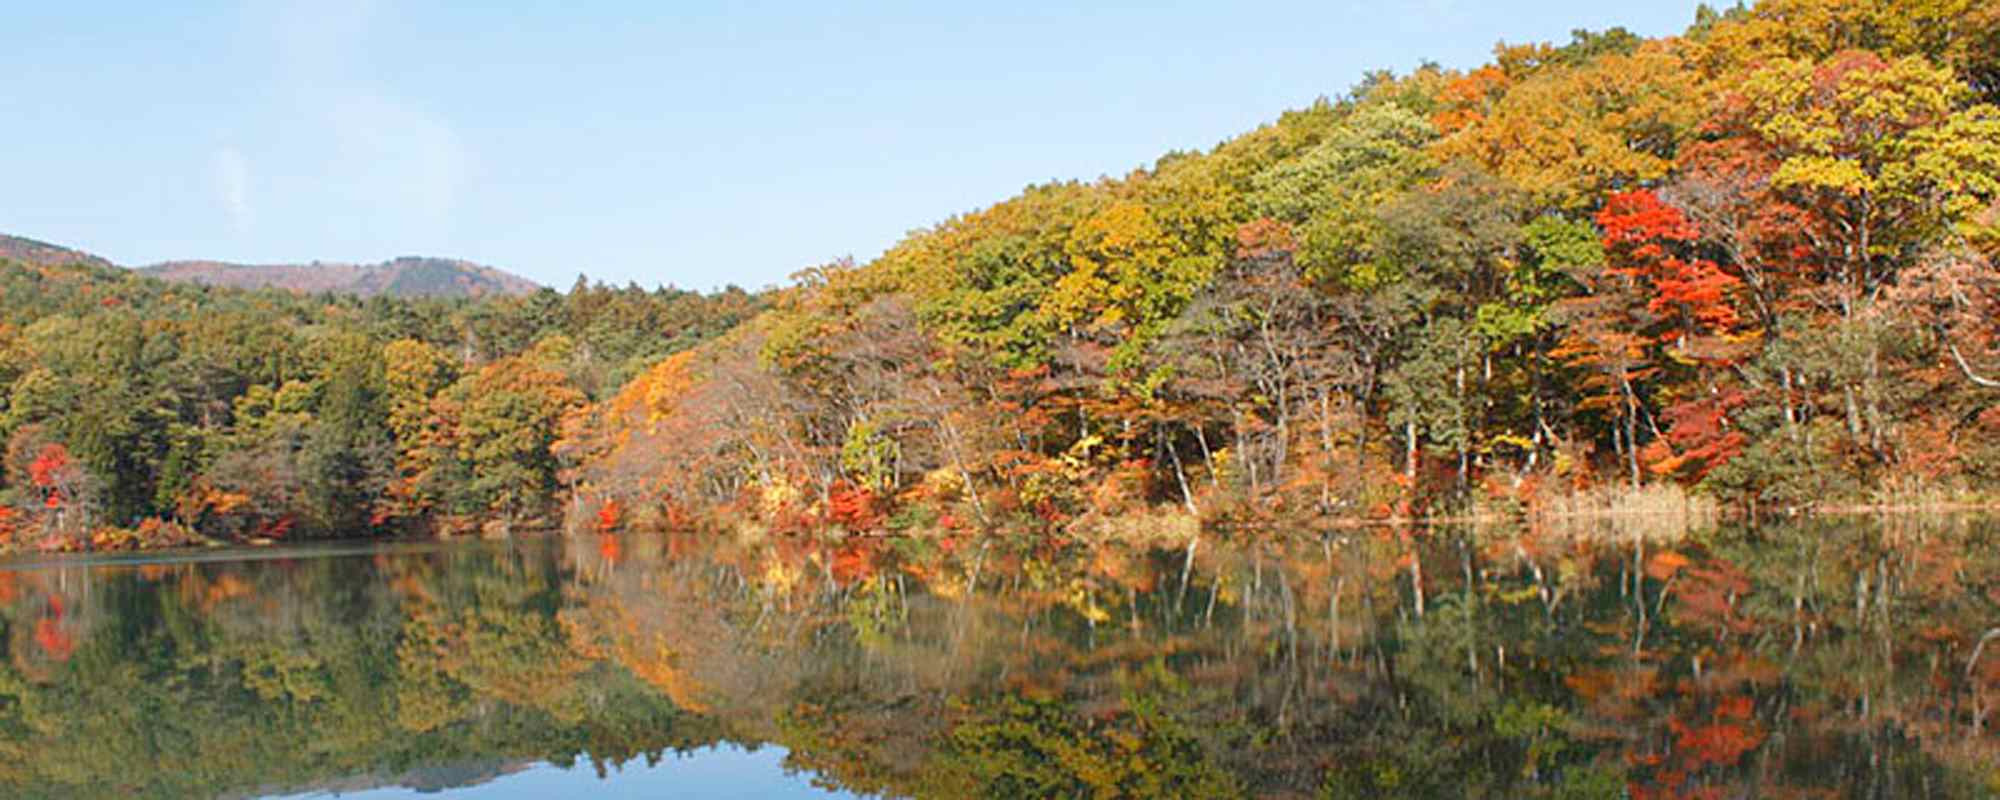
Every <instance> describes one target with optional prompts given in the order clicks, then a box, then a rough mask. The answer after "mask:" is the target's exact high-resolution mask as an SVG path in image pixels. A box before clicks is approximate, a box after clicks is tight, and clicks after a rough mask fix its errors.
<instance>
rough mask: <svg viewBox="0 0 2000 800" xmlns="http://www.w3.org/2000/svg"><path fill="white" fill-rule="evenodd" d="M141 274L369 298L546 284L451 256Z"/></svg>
mask: <svg viewBox="0 0 2000 800" xmlns="http://www.w3.org/2000/svg"><path fill="white" fill-rule="evenodd" d="M139 271H140V272H142V273H144V274H147V275H151V276H153V277H155V278H162V279H165V280H170V281H183V282H188V283H200V284H206V285H210V286H230V287H236V288H242V289H255V288H266V287H271V288H279V289H290V290H292V291H298V292H343V293H349V294H357V295H362V296H364V297H366V296H372V295H378V294H387V295H392V296H395V297H483V296H488V295H514V294H530V293H532V292H534V291H535V290H537V289H540V288H542V287H541V285H540V284H537V283H535V282H533V281H530V280H528V279H526V278H522V277H519V276H517V275H512V274H509V273H507V272H503V271H501V270H498V269H494V268H493V267H488V266H484V265H481V264H474V263H472V262H470V261H461V260H458V259H448V258H425V257H419V256H404V257H401V258H397V259H394V260H391V261H384V262H382V263H380V264H341V263H322V262H318V261H315V262H312V263H310V264H231V263H227V262H222V261H169V262H166V263H162V264H155V265H153V266H149V267H143V268H140V270H139Z"/></svg>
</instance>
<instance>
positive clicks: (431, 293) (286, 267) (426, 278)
mask: <svg viewBox="0 0 2000 800" xmlns="http://www.w3.org/2000/svg"><path fill="white" fill-rule="evenodd" d="M0 260H6V261H16V262H20V263H23V264H33V265H36V266H59V265H63V264H74V263H79V262H81V263H87V264H94V265H98V266H107V267H108V266H116V265H115V264H113V263H112V262H111V261H110V260H108V259H105V258H101V257H99V256H95V255H91V254H90V253H86V252H83V251H81V250H75V249H71V248H68V247H62V246H60V245H53V244H49V243H47V242H41V241H36V240H34V239H29V238H26V237H21V236H9V235H6V234H0ZM136 271H137V272H139V273H141V274H144V275H150V276H152V277H155V278H160V279H163V280H169V281H179V282H183V283H200V284H206V285H209V286H229V287H235V288H239V289H261V288H267V287H268V288H276V289H290V290H292V291H295V292H308V293H311V292H340V293H345V294H357V295H361V296H364V297H366V296H370V295H378V294H386V295H391V296H394V297H484V296H488V295H506V294H529V293H532V292H534V291H536V290H538V289H540V288H542V286H541V284H538V283H535V282H534V281H531V280H528V279H526V278H523V277H521V276H518V275H514V274H512V273H508V272H503V271H501V270H498V269H495V268H493V267H489V266H485V265H483V264H474V263H472V262H470V261H461V260H458V259H452V258H425V257H420V256H404V257H402V258H397V259H393V260H390V261H384V262H382V263H380V264H343V263H331V262H319V261H314V262H311V263H306V264H231V263H227V262H223V261H168V262H166V263H162V264H154V265H152V266H149V267H139V268H136Z"/></svg>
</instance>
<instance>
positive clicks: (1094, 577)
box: [0, 517, 2000, 798]
mask: <svg viewBox="0 0 2000 800" xmlns="http://www.w3.org/2000/svg"><path fill="white" fill-rule="evenodd" d="M1996 533H2000V526H1996V525H1995V524H1994V523H1993V521H1992V520H1990V519H1986V518H1980V517H1950V518H1917V517H1896V518H1887V519H1844V520H1819V521H1812V522H1806V523H1799V524H1791V525H1785V526H1779V527H1767V528H1765V529H1763V530H1761V531H1754V532H1753V531H1746V530H1739V529H1705V530H1696V531H1677V530H1669V531H1659V530H1654V531H1651V532H1650V535H1651V538H1643V537H1640V536H1638V535H1637V532H1635V531H1632V530H1603V531H1581V532H1579V531H1530V530H1522V529H1504V528H1503V529H1492V528H1485V529H1477V530H1474V529H1426V530H1416V531H1411V530H1401V531H1399V530H1391V529H1382V530H1355V531H1349V532H1344V533H1339V534H1333V535H1298V536H1276V535H1268V534H1267V535H1262V536H1257V537H1249V536H1236V537H1219V538H1212V539H1210V540H1206V541H1204V542H1203V543H1202V545H1201V546H1200V547H1199V548H1197V549H1196V550H1195V552H1194V556H1193V558H1192V559H1190V558H1189V556H1188V551H1187V550H1185V549H1183V548H1179V547H1160V548H1153V547H1147V546H1139V545H1104V546H1086V545H1083V544H1081V543H1075V544H1072V545H1069V546H1062V547H1058V546H1051V545H1048V544H1028V543H1020V544H1015V545H1010V544H1008V543H1006V542H1000V543H988V544H987V545H985V546H979V545H978V544H976V543H972V542H954V541H950V540H937V539H915V540H900V541H892V540H883V539H862V540H846V541H811V540H806V539H771V540H767V541H763V542H757V543H745V542H741V541H718V540H715V539H704V538H697V537H684V536H683V537H666V536H631V537H622V538H609V537H595V536H589V537H582V538H572V539H541V540H525V541H515V542H470V543H452V544H427V545H379V546H346V547H338V548H296V549H275V550H260V551H255V552H252V553H244V554H205V555H203V556H201V557H199V558H171V557H170V558H142V559H125V560H102V559H99V560H89V561H68V560H44V561H39V562H17V563H14V564H11V565H0V629H4V633H5V639H4V643H5V646H6V648H7V651H6V658H5V661H4V664H0V796H4V797H22V798H33V797H121V798H123V797H229V798H241V797H295V796H306V797H326V796H341V797H364V798H378V797H379V798H388V797H416V796H424V797H432V796H437V795H438V794H439V793H442V794H444V795H446V796H450V797H454V798H457V797H464V798H541V797H581V796H588V797H826V796H878V795H880V796H896V797H901V796H922V797H978V796H994V797H1018V796H1058V797H1146V796H1155V797H1195V796H1219V797H1236V796H1260V797H1349V796H1352V797H1380V796H1412V797H1683V796H1694V797H1770V796H1815V797H1817V796H1832V797H1885V798H1886V797H1983V796H1992V795H1993V794H1994V790H1995V787H2000V734H1996V733H1995V732H1994V731H1993V730H1991V729H1992V728H1993V727H1994V726H1993V724H1991V723H1993V720H1992V719H1991V717H1992V716H1993V715H1992V710H1993V706H1994V705H1995V703H1996V701H2000V547H1996V545H2000V537H1996ZM1982 642H1984V643H1985V644H1982Z"/></svg>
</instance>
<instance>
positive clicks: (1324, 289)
mask: <svg viewBox="0 0 2000 800" xmlns="http://www.w3.org/2000/svg"><path fill="white" fill-rule="evenodd" d="M1996 103H2000V7H1996V6H1993V5H1991V4H1985V3H1977V2H1972V1H1971V0H1938V1H1937V2H1927V3H1907V2H1891V1H1890V0H1770V1H1769V2H1763V3H1759V4H1757V5H1756V6H1755V7H1753V8H1738V9H1734V10H1731V11H1727V12H1714V11H1709V10H1703V11H1702V12H1701V13H1700V14H1699V16H1698V19H1697V20H1696V21H1695V23H1694V25H1693V26H1692V27H1691V28H1689V29H1688V30H1687V31H1686V32H1685V33H1684V34H1683V35H1680V36H1675V37H1668V38H1663V39H1654V40H1648V39H1642V38H1639V37H1636V36H1634V35H1632V34H1630V33H1627V32H1625V31H1623V30H1618V29H1614V30H1611V31H1606V32H1602V33H1591V32H1578V33H1576V34H1575V35H1574V37H1573V38H1572V40H1571V41H1570V42H1568V43H1566V44H1563V45H1560V46H1556V45H1547V44H1533V45H1515V46H1501V47H1499V48H1497V49H1496V53H1495V57H1494V59H1493V61H1492V63H1490V64H1487V65H1484V66H1481V67H1478V68H1476V69H1470V70H1463V71H1461V70H1450V69H1443V68H1439V67H1426V68H1422V69H1418V70H1416V71H1414V72H1412V73H1410V74H1402V75H1395V74H1388V73H1379V74H1374V75H1370V76H1367V77H1366V78H1365V79H1364V80H1362V81H1361V82H1360V83H1359V84H1358V85H1356V86H1355V87H1353V88H1352V89H1351V90H1349V91H1347V92H1346V93H1344V94H1341V95H1340V96H1339V97H1338V98H1335V99H1327V100H1322V101H1319V102H1316V103H1313V104H1311V105H1309V106H1308V107H1305V108H1303V109H1299V110H1295V111H1291V112H1288V113H1285V114H1283V115H1281V116H1280V117H1279V118H1278V119H1277V120H1276V121H1275V122H1273V123H1271V124H1269V125H1266V126H1264V127H1262V128H1260V129H1258V130H1255V131H1252V132H1250V133H1247V134H1245V135H1243V136H1240V137H1238V138H1235V139H1233V140H1230V141H1228V142H1225V143H1222V144H1221V145H1219V146H1217V147H1215V148H1214V149H1212V150H1210V151H1208V152H1200V153H1175V154H1170V155H1168V156H1166V157H1164V158H1162V159H1160V160H1159V161H1158V162H1157V163H1156V164H1154V165H1153V166H1152V167H1150V168H1146V169H1141V170H1137V171H1134V172H1132V173H1130V174H1128V175H1125V176H1123V177H1119V178H1107V179H1103V180H1098V181H1094V182H1068V183H1055V184H1048V185H1041V186H1034V187H1030V188H1028V189H1027V190H1025V191H1024V192H1022V193H1021V194H1020V195H1019V196H1016V197H1014V198H1011V199H1008V200H1005V201H1003V202H1000V203H998V204H996V205H993V206H991V207H989V208H985V209H982V210H979V211H976V212H972V213H968V214H964V215H961V216H957V217H953V218H950V219H948V220H946V221H944V222H942V223H940V224H937V225H935V226H933V227H931V228H928V229H925V230H922V231H919V232H917V233H915V234H913V235H911V236H910V237H908V238H907V239H906V240H904V241H903V242H901V243H899V244H898V245H896V246H895V247H893V248H892V249H891V250H889V251H888V252H887V253H886V254H884V255H883V256H881V257H880V258H878V259H876V260H874V261H871V262H868V263H865V264H856V263H851V262H839V263H834V264H830V265H827V266H824V267H820V268H815V269H810V270H807V271H805V272H802V273H800V274H799V275H798V276H797V280H796V281H795V283H794V285H792V286H790V287H787V288H784V289H782V290H777V291H775V292H773V293H771V294H769V295H765V296H757V297H753V296H751V295H748V294H745V293H743V292H740V291H730V292H725V293H722V294H719V295H715V296H701V295H694V294H688V293H685V292H676V291H661V292H646V291H641V290H637V289H625V290H616V289H606V288H602V287H595V286H589V285H587V284H583V283H581V282H580V283H579V285H578V287H577V288H576V289H575V290H572V291H571V292H570V293H569V294H567V295H561V294H557V293H555V292H552V291H542V292H539V293H535V294H530V295H525V296H519V297H499V298H490V299H483V300H477V301H464V300H449V301H447V300H422V301H406V300H395V299H389V298H382V297H374V298H368V299H360V298H356V297H352V296H336V295H331V294H327V295H317V296H305V295H296V294H285V293H277V292H247V291H237V290H223V289H214V288H204V287H198V286H188V285H171V284H167V283H164V282H160V281H155V280H150V279H146V278H142V277H137V276H133V275H130V274H125V273H121V272H118V271H116V270H112V269H108V268H106V267H104V266H102V265H94V264H89V263H75V264H67V265H59V264H54V263H50V262H49V260H48V259H46V258H41V257H40V256H38V257H37V258H38V260H37V261H35V262H33V263H29V264H9V265H7V266H5V267H0V290H4V298H5V299H4V303H0V386H4V387H5V389H6V391H5V393H4V399H0V402H4V405H0V437H4V441H5V442H6V444H7V449H6V453H5V465H6V469H5V471H4V479H0V480H4V483H0V487H4V488H0V492H4V493H0V501H4V504H5V508H6V510H4V511H0V514H4V515H5V516H4V517H0V535H5V536H6V537H7V538H9V540H10V541H13V542H15V543H17V544H33V545H34V546H43V547H71V546H84V545H85V544H86V543H87V542H91V541H92V540H93V538H94V539H95V545H96V546H114V545H120V544H129V543H133V542H142V543H156V542H163V541H175V540H179V539H181V538H183V537H184V536H186V535H188V534H189V532H199V533H201V534H204V535H207V536H211V537H223V538H244V537H259V536H268V537H276V536H300V535H308V534H336V533H338V534H355V533H371V532H382V531H394V530H408V529H412V528H423V529H437V528H444V529H456V528H464V527H470V526H474V525H480V524H485V525H493V526H506V525H510V524H514V523H516V522H523V521H543V522H545V521H552V520H553V519H554V518H555V516H556V515H557V514H558V513H566V514H569V515H570V516H571V519H573V520H580V521H591V522H592V524H595V525H599V526H604V527H616V526H620V525H692V524H699V523H704V522H717V521H725V520H726V521H731V522H749V523H751V524H753V525H761V526H767V527H771V528H778V529H793V530H799V529H806V528H817V527H823V526H832V527H838V528H841V529H845V530H849V531H859V530H876V529H882V528H895V529H912V528H916V527H920V526H939V527H944V528H968V527H973V528H981V529H987V530H991V529H1009V530H1030V531H1046V530H1055V529H1060V528H1073V527H1074V526H1075V525H1077V524H1078V523H1092V522H1096V523H1104V524H1127V525H1132V524H1138V525H1151V524H1153V522H1155V521H1167V522H1170V523H1171V524H1174V525H1180V526H1187V525H1190V524H1192V523H1193V522H1194V521H1196V520H1206V521H1210V522H1215V521H1223V520H1227V519H1232V518H1270V517H1290V518H1303V517H1310V518H1313V519H1320V520H1324V519H1331V518H1336V517H1401V518H1412V517H1418V516H1423V515H1436V514H1439V513H1457V512H1462V511H1467V510H1473V511H1495V510H1497V511H1503V512H1507V513H1516V512H1528V513H1532V512H1534V511H1535V510H1536V509H1538V508H1541V507H1543V506H1545V505H1546V504H1548V503H1550V502H1552V501H1554V500H1557V499H1560V498H1566V497H1574V496H1577V495H1579V494H1590V493H1598V494H1602V493H1604V492H1606V491H1609V490H1611V489H1612V488H1615V487H1627V488H1640V489H1646V490H1648V491H1651V490H1654V489H1660V490H1665V489H1666V488H1668V487H1672V488H1673V489H1674V490H1675V491H1684V492H1686V493H1689V494H1695V495H1706V496H1708V497H1710V498H1713V499H1714V500H1715V501H1718V502H1719V503H1721V504H1724V505H1727V506H1730V507H1736V508H1743V509H1747V510H1753V511H1754V510H1759V509H1773V508H1776V509H1800V508H1804V507H1808V506H1812V505H1815V504H1823V503H1829V502H1831V503H1867V502H1885V501H1889V500H1895V499H1898V498H1908V497H1912V496H1915V495H1919V494H1921V495H1923V496H1926V497H1931V498H1940V497H1944V498H1951V497H1956V498H1974V499H1976V498H1978V497H1980V496H1981V493H1982V492H1990V491H1991V489H1992V487H1993V486H1994V485H1995V481H1996V479H2000V271H1996V268H1995V263H1994V261H1995V259H1996V258H2000V108H1996V105H1995V104H1996ZM35 252H36V253H38V254H39V253H41V251H40V250H36V251H35ZM43 255H45V254H43ZM1669 494H1672V493H1671V492H1669ZM1986 496H1987V497H1989V498H1990V495H1986ZM1164 515H1172V516H1173V517H1174V519H1172V520H1163V516H1164ZM1121 521H1122V522H1121ZM104 526H113V527H111V528H105V529H104V530H103V531H102V535H100V536H96V537H92V536H91V535H90V532H91V531H93V530H97V529H99V528H102V527H104Z"/></svg>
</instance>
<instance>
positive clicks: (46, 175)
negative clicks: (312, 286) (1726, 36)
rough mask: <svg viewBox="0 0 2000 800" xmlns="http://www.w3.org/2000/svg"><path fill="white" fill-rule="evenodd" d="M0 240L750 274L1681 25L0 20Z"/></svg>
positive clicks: (1611, 9)
mask: <svg viewBox="0 0 2000 800" xmlns="http://www.w3.org/2000/svg"><path fill="white" fill-rule="evenodd" d="M10 5H12V6H13V7H10V8H8V9H7V10H6V11H4V12H0V22H4V23H5V24H4V25H0V76H4V77H0V108H4V109H5V111H6V113H5V115H4V117H0V175H5V176H6V186H5V190H4V191H0V232H7V233H15V234H19V235H26V236H31V237H34V238H38V239H44V240H48V241H53V242H56V243H60V244H67V245H71V246H75V247H79V248H82V249H85V250H89V251H92V252H95V253H98V254H100V255H104V256H106V257H108V258H111V259H112V260H114V261H118V262H119V263H124V264H131V265H138V264H146V263H152V262H156V261H160V260H166V259H172V258H216V259H223V260H233V261H252V262H256V261H302V260H308V259H315V258H317V259H322V260H347V261H376V260H380V259H384V258H389V257H393V256H397V255H416V254H421V255H441V256H454V257H461V258H469V259H472V260H475V261H480V262H483V263H488V264H493V265H495V266H500V267H503V268H506V269H509V270H512V271H515V272H518V273H520V274H522V275H525V276H527V277H530V278H533V279H536V280H539V281H542V282H544V283H548V284H551V285H554V286H557V287H558V288H566V287H567V286H568V285H569V284H570V282H571V281H573V280H574V279H575V277H576V275H577V274H578V273H585V274H588V275H590V276H591V277H592V278H594V279H603V280H607V281H611V282H614V283H624V282H626V281H636V282H638V283H640V284H641V285H646V286H652V285H656V284H675V285H679V286H684V287H691V288H709V287H714V286H719V285H723V284H728V283H736V284H740V285H743V286H746V287H752V288H754V287H758V286H764V285H769V284H773V283H779V282H782V281H783V280H784V279H785V276H786V275H788V274H790V273H791V272H793V271H795V270H797V269H799V268H801V267H805V266H808V265H811V264H816V263H823V262H826V261H829V260H831V259H834V258H837V257H840V256H843V255H853V256H854V257H856V258H858V259H862V260H866V259H868V258H870V257H872V256H874V255H875V254H877V253H879V252H881V250H882V249H883V248H885V247H887V246H888V245H890V244H893V243H894V242H895V241H896V240H897V239H900V238H901V237H902V236H903V235H904V234H905V233H906V232H908V231H910V230H913V229H916V228H920V227H924V226H927V225H930V224H933V223H936V222H938V221H940V220H942V219H944V218H945V217H948V216H950V215H952V214H954V213H958V212H962V211H968V210H972V209H975V208H980V207H983V206H986V205H989V204H991V203H993V202H995V201H998V200H1001V199H1004V198H1006V197H1007V196H1009V195H1012V194H1014V193H1015V192H1017V191H1019V190H1020V189H1021V188H1022V187H1024V186H1026V185H1028V184H1031V183H1038V182H1042V181H1047V180H1052V179H1070V178H1079V179H1090V178H1095V177H1098V176H1100V175H1106V174H1112V175H1116V174H1122V173H1124V172H1126V171H1128V170H1130V169H1132V168H1134V167H1138V166H1142V165H1145V164H1148V163H1150V162H1151V161H1152V159H1154V158H1155V157H1157V156H1159V155H1161V154H1163V153H1165V152H1168V151H1170V150H1176V149H1183V150H1184V149H1206V148H1208V147H1211V146H1213V145H1215V144H1216V143H1217V142H1220V141H1222V140H1223V139H1226V138H1228V137H1230V136H1232V135H1235V134H1237V133H1241V132H1243V131H1246V130H1249V129H1251V128H1254V127H1256V126H1257V125H1258V124H1260V123H1262V122H1265V121H1268V120H1270V119H1273V118H1275V117H1276V116H1277V114H1278V113H1279V112H1280V111H1282V110H1284V109H1287V108H1296V107H1299V106H1302V105H1305V104H1307V103H1309V102H1311V101H1312V100H1313V98H1315V97H1318V96H1321V95H1338V94H1339V93H1341V92H1342V91H1344V90H1346V89H1347V88H1348V87H1350V86H1352V85H1353V84H1354V83H1355V82H1356V81H1357V80H1358V79H1359V78H1360V77H1361V75H1362V73H1364V72H1365V71H1368V70H1371V69H1377V68H1392V69H1396V70H1399V71H1400V70H1407V69H1409V68H1410V67H1412V66H1415V65H1416V64H1418V63H1420V62H1422V61H1424V60H1426V59H1428V60H1434V61H1438V62H1440V63H1443V64H1446V65H1448V66H1469V65H1472V64H1477V63H1480V62H1482V61H1484V60H1485V59H1486V57H1487V56H1488V55H1489V54H1490V52H1491V50H1492V47H1493V45H1494V43H1495V42H1497V41H1501V40H1505V41H1508V42H1527V41H1542V40H1555V41H1562V40H1567V39H1568V32H1569V31H1570V30H1571V29H1573V28H1577V27H1588V28H1593V29H1599V28H1605V27H1610V26H1613V25H1623V26H1625V27H1627V28H1630V29H1632V30H1634V31H1636V32H1638V33H1641V34H1645V35H1659V34H1665V33H1673V32H1678V31H1679V30H1681V29H1682V28H1684V27H1685V26H1686V24H1687V23H1688V22H1689V21H1691V20H1692V19H1693V17H1694V9H1695V5H1696V3H1695V2H1693V0H1642V1H1641V2H1632V3H1607V2H1602V0H1598V1H1597V2H1582V1H1581V0H1543V1H1539V2H1529V1H1526V0H1496V1H1494V2H1479V1H1478V0H1415V1H1414V2H1397V1H1396V0H1377V1H1375V2H1355V1H1353V0H1333V1H1332V2H1326V1H1324V0H1323V1H1322V2H1300V3H1253V2H1220V0H1211V1H1210V2H1204V3H1180V2H1162V3H1151V4H1122V3H1120V4H1114V3H1095V4H1064V3H1049V2H1041V1H1040V0H1023V1H1022V2H1016V3H1010V4H998V3H987V4H978V5H973V4H957V3H937V2H927V3H869V4H841V3H820V2H766V3H756V2H737V3H714V4H708V5H695V4H691V3H662V2H586V1H580V2H504V3H503V2H484V3H473V2H458V3H454V2H424V3H417V2H407V3H402V2H394V1H393V0H345V1H336V2H288V1H287V0H270V1H269V2H243V3H214V2H199V0H189V1H188V2H176V3H157V2H129V3H121V2H102V3H34V4H29V3H16V4H10Z"/></svg>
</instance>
